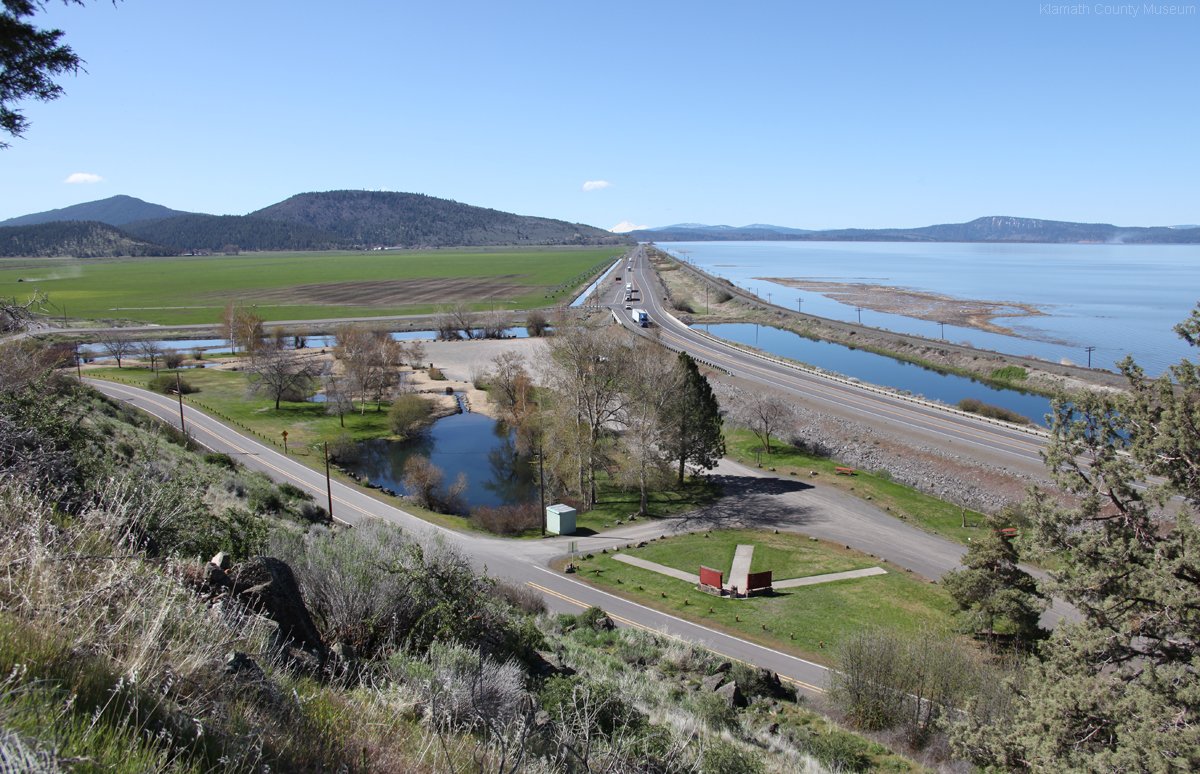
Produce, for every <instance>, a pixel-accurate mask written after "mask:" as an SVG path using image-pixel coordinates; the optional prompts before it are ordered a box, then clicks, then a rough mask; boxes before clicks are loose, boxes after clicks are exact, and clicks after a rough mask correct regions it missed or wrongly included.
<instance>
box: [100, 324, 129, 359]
mask: <svg viewBox="0 0 1200 774" xmlns="http://www.w3.org/2000/svg"><path fill="white" fill-rule="evenodd" d="M100 346H101V347H102V348H103V349H104V351H105V352H107V353H108V356H109V357H111V358H112V359H113V360H116V361H117V368H120V367H121V359H122V358H125V357H128V356H129V355H131V354H133V352H134V346H135V343H134V340H133V339H132V338H130V336H129V334H128V333H125V332H124V331H121V330H113V331H109V332H108V333H106V334H104V338H102V339H101V340H100Z"/></svg>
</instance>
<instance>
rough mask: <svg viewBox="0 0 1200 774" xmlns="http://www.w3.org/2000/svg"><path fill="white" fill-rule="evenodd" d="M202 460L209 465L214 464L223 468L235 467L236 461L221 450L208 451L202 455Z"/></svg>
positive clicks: (230, 468)
mask: <svg viewBox="0 0 1200 774" xmlns="http://www.w3.org/2000/svg"><path fill="white" fill-rule="evenodd" d="M204 461H205V462H207V463H208V464H209V465H216V466H217V467H218V468H225V469H226V470H236V469H237V463H236V462H235V461H234V459H233V457H230V456H229V455H228V454H224V453H222V452H208V453H206V454H205V455H204Z"/></svg>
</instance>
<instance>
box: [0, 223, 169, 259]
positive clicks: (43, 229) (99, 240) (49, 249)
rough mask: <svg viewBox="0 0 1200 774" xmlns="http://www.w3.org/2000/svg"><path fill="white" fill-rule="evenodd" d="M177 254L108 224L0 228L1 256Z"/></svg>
mask: <svg viewBox="0 0 1200 774" xmlns="http://www.w3.org/2000/svg"><path fill="white" fill-rule="evenodd" d="M178 253H179V251H178V250H176V249H174V248H171V247H165V246H163V245H160V244H154V243H152V242H148V241H145V240H142V239H138V238H137V237H134V236H131V235H130V234H127V233H125V232H124V231H122V230H120V229H118V228H115V227H114V226H110V225H108V224H107V223H96V222H94V221H55V222H53V223H41V224H38V225H35V226H7V227H0V256H2V257H11V256H24V257H43V256H45V257H49V256H57V255H69V256H74V257H76V258H115V257H117V256H122V255H132V256H143V255H176V254H178Z"/></svg>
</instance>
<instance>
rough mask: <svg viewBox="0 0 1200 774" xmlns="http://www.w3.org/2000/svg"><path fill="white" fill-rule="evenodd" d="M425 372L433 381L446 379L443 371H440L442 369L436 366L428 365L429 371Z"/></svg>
mask: <svg viewBox="0 0 1200 774" xmlns="http://www.w3.org/2000/svg"><path fill="white" fill-rule="evenodd" d="M427 373H428V374H429V378H430V379H431V380H432V381H435V382H444V381H446V375H445V374H444V373H442V369H440V368H437V367H436V366H429V371H427Z"/></svg>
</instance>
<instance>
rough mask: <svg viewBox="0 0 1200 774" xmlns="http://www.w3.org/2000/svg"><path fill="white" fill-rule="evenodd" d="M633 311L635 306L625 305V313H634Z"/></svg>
mask: <svg viewBox="0 0 1200 774" xmlns="http://www.w3.org/2000/svg"><path fill="white" fill-rule="evenodd" d="M632 310H633V304H626V305H625V311H627V312H629V311H632Z"/></svg>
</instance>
